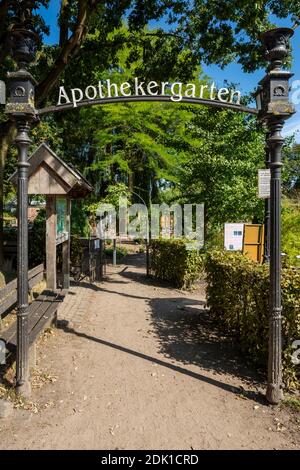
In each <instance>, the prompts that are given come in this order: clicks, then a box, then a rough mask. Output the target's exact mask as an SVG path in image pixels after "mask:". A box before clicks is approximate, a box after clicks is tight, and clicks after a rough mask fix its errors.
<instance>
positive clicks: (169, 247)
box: [149, 238, 203, 288]
mask: <svg viewBox="0 0 300 470" xmlns="http://www.w3.org/2000/svg"><path fill="white" fill-rule="evenodd" d="M149 248H150V272H151V274H153V275H154V277H155V278H157V279H160V280H162V281H167V282H169V283H171V284H172V285H173V286H175V287H177V288H189V287H190V286H191V285H192V284H193V282H195V281H196V280H198V279H199V278H200V277H201V274H202V272H203V258H202V255H201V253H200V252H199V250H197V249H192V247H191V243H188V242H187V241H186V240H183V239H172V238H171V239H159V240H152V241H151V243H150V247H149Z"/></svg>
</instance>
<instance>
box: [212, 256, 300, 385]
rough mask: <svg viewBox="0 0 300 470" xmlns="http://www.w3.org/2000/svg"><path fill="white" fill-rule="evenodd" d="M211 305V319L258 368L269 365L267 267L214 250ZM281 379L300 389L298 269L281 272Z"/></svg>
mask: <svg viewBox="0 0 300 470" xmlns="http://www.w3.org/2000/svg"><path fill="white" fill-rule="evenodd" d="M205 270H206V278H207V304H208V306H209V307H210V312H211V315H213V317H214V318H215V319H216V320H217V321H218V322H221V324H222V325H223V326H225V328H226V330H227V331H228V332H230V333H231V334H234V335H235V336H236V337H237V338H238V340H239V343H240V346H241V349H242V350H243V351H244V352H246V353H247V354H248V355H249V357H250V358H251V360H253V362H254V363H256V364H259V365H263V366H264V367H266V364H267V349H268V305H269V277H268V267H267V266H265V265H260V264H258V263H256V262H254V261H251V260H248V259H247V258H246V257H245V256H243V255H242V254H239V253H229V252H223V251H215V252H211V253H208V254H207V256H206V259H205ZM282 304H283V326H282V331H283V379H284V382H285V384H286V386H287V387H289V388H298V387H299V386H300V366H299V365H294V364H293V363H292V360H291V355H292V353H293V352H294V349H293V348H292V343H293V341H294V340H299V339H300V270H297V269H295V268H283V273H282Z"/></svg>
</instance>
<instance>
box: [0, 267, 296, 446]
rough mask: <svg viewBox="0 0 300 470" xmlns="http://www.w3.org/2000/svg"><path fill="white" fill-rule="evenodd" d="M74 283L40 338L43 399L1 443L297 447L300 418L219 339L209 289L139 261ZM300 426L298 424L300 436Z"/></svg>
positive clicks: (8, 426) (2, 428) (0, 434)
mask: <svg viewBox="0 0 300 470" xmlns="http://www.w3.org/2000/svg"><path fill="white" fill-rule="evenodd" d="M108 272H109V273H110V274H109V277H108V279H107V280H106V281H105V282H103V283H101V284H98V285H95V286H91V285H88V284H84V283H83V284H81V286H80V287H73V288H72V289H71V292H70V294H69V295H68V297H67V300H66V301H65V303H64V306H63V308H62V310H61V311H60V314H59V316H60V323H61V327H60V328H59V329H57V330H54V332H53V333H52V334H51V335H47V339H46V340H44V341H42V342H41V343H40V345H39V352H38V353H39V354H38V355H39V359H38V368H39V369H40V370H43V371H46V372H47V373H48V374H49V375H48V376H47V377H46V376H45V380H46V382H49V379H51V378H52V382H51V380H50V382H51V383H46V384H45V385H44V386H43V387H42V388H40V389H39V388H37V386H38V385H39V381H37V383H36V387H35V388H34V393H33V396H32V401H33V402H35V403H38V405H39V407H40V408H41V411H39V412H37V413H32V412H30V411H24V410H15V412H14V416H13V417H12V418H9V419H6V420H1V421H0V448H1V449H32V448H33V449H49V448H50V449H76V448H78V449H243V448H245V449H287V448H288V449H293V448H297V447H299V423H298V424H297V422H296V419H297V418H296V417H295V416H294V415H293V414H292V413H290V412H289V411H287V410H286V409H282V410H280V409H278V408H272V407H268V406H266V404H265V403H264V401H263V399H262V397H261V395H260V393H259V391H260V390H262V389H261V388H260V384H259V383H257V381H256V380H255V377H253V374H252V373H251V370H248V369H247V368H246V367H245V366H244V365H243V364H242V361H241V360H240V359H239V358H238V356H237V353H235V352H234V348H233V347H232V345H231V344H230V342H229V340H227V339H226V338H222V337H220V335H219V334H218V332H217V331H215V330H214V329H213V326H212V325H211V324H210V320H209V316H208V313H207V312H206V311H205V309H204V300H205V299H204V292H203V288H202V289H201V287H200V288H199V289H198V290H196V291H194V292H193V293H184V292H181V291H177V290H173V289H170V288H168V287H160V286H159V285H155V284H153V282H152V283H151V282H150V281H148V280H147V279H146V278H145V275H144V269H141V268H140V267H138V266H135V265H134V264H133V265H128V266H125V265H122V266H118V267H116V268H112V267H109V270H108ZM297 433H298V434H297Z"/></svg>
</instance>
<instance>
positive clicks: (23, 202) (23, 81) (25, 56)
mask: <svg viewBox="0 0 300 470" xmlns="http://www.w3.org/2000/svg"><path fill="white" fill-rule="evenodd" d="M27 3H28V2H26V1H25V2H19V7H20V15H19V17H16V18H15V19H14V21H15V22H14V25H13V26H12V29H11V38H10V40H11V41H10V43H11V55H12V57H13V59H14V60H15V61H16V62H17V64H18V70H17V71H16V72H11V73H9V74H8V78H9V83H10V100H9V103H8V104H7V105H6V113H7V114H8V115H9V118H10V119H11V120H13V121H15V123H16V127H17V136H16V139H15V145H16V147H17V149H18V248H17V249H18V254H17V256H18V266H17V278H18V288H17V292H18V298H17V344H18V347H17V361H16V387H17V392H18V393H20V394H22V395H24V396H28V395H29V394H30V380H29V360H28V355H29V354H28V353H29V344H28V166H29V164H28V162H27V154H28V146H29V144H30V142H31V141H30V139H29V135H28V134H29V130H30V127H31V123H32V121H34V120H35V119H36V110H35V107H34V84H35V83H34V79H33V77H32V76H31V74H30V73H29V72H28V71H27V70H26V69H27V67H28V64H29V63H30V62H32V61H33V59H34V57H35V45H36V41H37V35H36V34H35V33H34V32H33V31H32V28H31V23H30V13H31V9H28V8H26V7H27V6H28V5H27ZM29 3H30V5H31V4H32V2H29Z"/></svg>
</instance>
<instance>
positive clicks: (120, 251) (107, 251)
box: [105, 246, 128, 258]
mask: <svg viewBox="0 0 300 470" xmlns="http://www.w3.org/2000/svg"><path fill="white" fill-rule="evenodd" d="M113 253H114V249H113V247H109V248H105V254H106V255H107V256H113ZM116 253H117V258H124V256H126V255H127V254H128V251H127V250H126V248H124V247H121V246H117V247H116Z"/></svg>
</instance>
